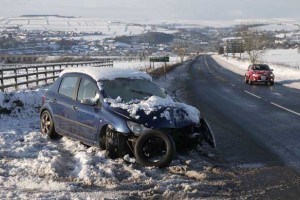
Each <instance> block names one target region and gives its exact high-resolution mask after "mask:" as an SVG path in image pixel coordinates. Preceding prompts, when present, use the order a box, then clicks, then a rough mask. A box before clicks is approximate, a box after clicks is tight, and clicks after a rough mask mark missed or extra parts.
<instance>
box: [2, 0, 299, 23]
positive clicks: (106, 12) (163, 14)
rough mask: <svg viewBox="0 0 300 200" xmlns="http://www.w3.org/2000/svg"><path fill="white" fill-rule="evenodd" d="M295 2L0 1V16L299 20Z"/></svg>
mask: <svg viewBox="0 0 300 200" xmlns="http://www.w3.org/2000/svg"><path fill="white" fill-rule="evenodd" d="M299 8H300V1H299V0H226V1H224V0H218V1H217V0H59V1H58V0H0V9H1V12H0V17H17V16H20V15H28V14H51V15H52V14H57V15H64V16H76V17H78V16H82V17H96V18H102V19H108V20H109V19H111V20H115V19H118V20H120V19H123V20H235V19H268V18H300V12H299Z"/></svg>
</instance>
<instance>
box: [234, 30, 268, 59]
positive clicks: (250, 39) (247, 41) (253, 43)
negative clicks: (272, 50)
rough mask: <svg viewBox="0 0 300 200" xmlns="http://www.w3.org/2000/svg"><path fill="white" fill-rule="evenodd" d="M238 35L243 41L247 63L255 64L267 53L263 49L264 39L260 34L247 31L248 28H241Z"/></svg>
mask: <svg viewBox="0 0 300 200" xmlns="http://www.w3.org/2000/svg"><path fill="white" fill-rule="evenodd" d="M238 35H239V36H240V37H241V38H242V39H243V47H244V50H245V51H246V53H247V54H248V57H249V61H250V62H251V63H256V62H258V61H259V59H261V57H262V56H263V55H264V53H265V52H266V51H267V49H266V48H265V43H266V37H265V35H264V34H263V33H262V32H259V31H255V30H252V29H249V26H246V25H244V26H242V27H241V29H240V30H239V31H238Z"/></svg>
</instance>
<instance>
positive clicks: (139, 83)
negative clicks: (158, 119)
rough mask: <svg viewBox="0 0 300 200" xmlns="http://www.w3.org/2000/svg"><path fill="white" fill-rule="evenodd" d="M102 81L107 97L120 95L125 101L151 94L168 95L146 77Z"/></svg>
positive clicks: (114, 97) (144, 97) (145, 97)
mask: <svg viewBox="0 0 300 200" xmlns="http://www.w3.org/2000/svg"><path fill="white" fill-rule="evenodd" d="M101 83H102V86H103V90H104V93H105V95H107V97H109V98H112V99H116V98H118V97H120V98H121V99H122V101H123V102H125V103H128V102H132V101H136V100H143V99H147V98H149V97H151V96H158V97H162V98H165V97H166V96H167V95H166V93H165V92H164V91H163V90H162V89H161V88H160V87H158V86H157V85H156V84H154V83H153V82H151V81H149V80H145V79H124V78H119V79H115V80H104V81H101Z"/></svg>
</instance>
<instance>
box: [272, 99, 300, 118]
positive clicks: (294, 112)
mask: <svg viewBox="0 0 300 200" xmlns="http://www.w3.org/2000/svg"><path fill="white" fill-rule="evenodd" d="M271 104H272V105H274V106H277V107H278V108H281V109H283V110H286V111H288V112H290V113H293V114H295V115H298V116H300V113H298V112H296V111H293V110H290V109H288V108H285V107H283V106H281V105H278V104H276V103H273V102H271Z"/></svg>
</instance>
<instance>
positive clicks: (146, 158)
mask: <svg viewBox="0 0 300 200" xmlns="http://www.w3.org/2000/svg"><path fill="white" fill-rule="evenodd" d="M175 151H176V150H175V144H174V141H173V139H172V137H171V136H169V135H168V134H167V133H163V132H159V131H150V132H147V133H144V134H142V135H141V136H140V137H139V138H138V139H137V142H136V144H135V147H134V153H135V157H136V160H137V162H138V163H140V164H141V165H143V166H155V167H167V166H169V165H170V163H171V162H172V160H173V158H174V155H175Z"/></svg>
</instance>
